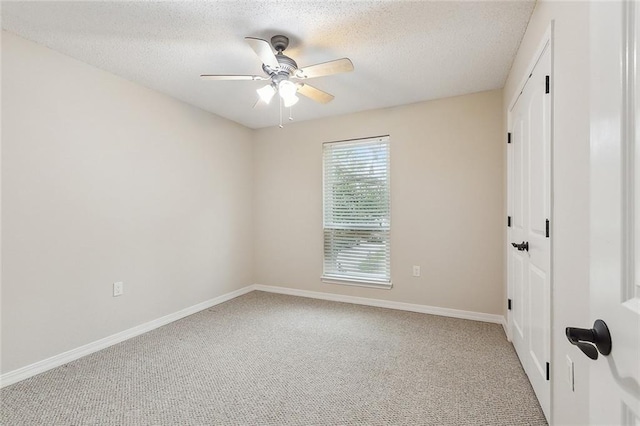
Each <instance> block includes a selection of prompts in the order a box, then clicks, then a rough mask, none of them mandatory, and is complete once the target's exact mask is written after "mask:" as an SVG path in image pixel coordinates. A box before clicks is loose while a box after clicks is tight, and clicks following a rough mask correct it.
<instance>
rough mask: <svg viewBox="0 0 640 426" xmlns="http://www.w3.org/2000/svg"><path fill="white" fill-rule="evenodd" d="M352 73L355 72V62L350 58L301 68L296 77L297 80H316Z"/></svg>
mask: <svg viewBox="0 0 640 426" xmlns="http://www.w3.org/2000/svg"><path fill="white" fill-rule="evenodd" d="M350 71H353V62H351V59H349V58H342V59H336V60H335V61H329V62H323V63H321V64H315V65H310V66H308V67H304V68H301V69H299V70H298V71H296V74H295V76H296V77H297V78H315V77H322V76H325V75H331V74H340V73H343V72H350Z"/></svg>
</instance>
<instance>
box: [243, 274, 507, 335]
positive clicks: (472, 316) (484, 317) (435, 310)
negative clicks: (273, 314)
mask: <svg viewBox="0 0 640 426" xmlns="http://www.w3.org/2000/svg"><path fill="white" fill-rule="evenodd" d="M253 289H254V290H259V291H267V292H270V293H280V294H288V295H291V296H301V297H310V298H312V299H322V300H332V301H334V302H345V303H353V304H356V305H367V306H376V307H378V308H389V309H397V310H400V311H410V312H419V313H422V314H431V315H440V316H443V317H453V318H461V319H468V320H473V321H482V322H490V323H494V324H502V325H503V327H504V324H505V319H504V317H503V316H502V315H495V314H485V313H483V312H472V311H462V310H459V309H450V308H439V307H437V306H428V305H417V304H414V303H404V302H393V301H389V300H381V299H371V298H367V297H356V296H344V295H341V294H334V293H322V292H319V291H309V290H298V289H295V288H289V287H276V286H270V285H262V284H254V285H253Z"/></svg>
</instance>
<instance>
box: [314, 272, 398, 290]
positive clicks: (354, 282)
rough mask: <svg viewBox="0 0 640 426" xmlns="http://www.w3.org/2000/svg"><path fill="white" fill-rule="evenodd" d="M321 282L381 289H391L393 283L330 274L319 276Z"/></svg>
mask: <svg viewBox="0 0 640 426" xmlns="http://www.w3.org/2000/svg"><path fill="white" fill-rule="evenodd" d="M320 279H321V280H322V282H323V283H326V284H337V285H350V286H355V287H368V288H377V289H382V290H391V287H393V284H392V283H391V282H388V283H386V282H380V281H367V280H358V279H355V278H337V277H331V276H324V275H323V276H322V277H320Z"/></svg>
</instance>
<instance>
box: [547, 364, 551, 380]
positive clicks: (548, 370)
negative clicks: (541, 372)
mask: <svg viewBox="0 0 640 426" xmlns="http://www.w3.org/2000/svg"><path fill="white" fill-rule="evenodd" d="M550 370H551V369H550V365H549V363H547V380H550V377H551V376H550V374H549V373H550Z"/></svg>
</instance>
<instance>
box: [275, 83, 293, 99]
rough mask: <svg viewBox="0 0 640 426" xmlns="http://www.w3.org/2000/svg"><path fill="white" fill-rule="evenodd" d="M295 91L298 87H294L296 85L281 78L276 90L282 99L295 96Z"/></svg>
mask: <svg viewBox="0 0 640 426" xmlns="http://www.w3.org/2000/svg"><path fill="white" fill-rule="evenodd" d="M297 91H298V87H296V85H295V84H294V83H292V82H290V81H289V80H282V81H281V82H280V84H279V85H278V92H279V93H280V96H281V97H282V99H284V100H285V101H286V100H287V99H289V98H291V97H293V96H295V95H296V92H297Z"/></svg>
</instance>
